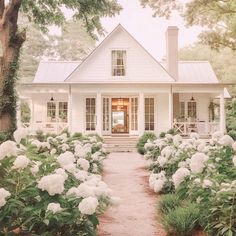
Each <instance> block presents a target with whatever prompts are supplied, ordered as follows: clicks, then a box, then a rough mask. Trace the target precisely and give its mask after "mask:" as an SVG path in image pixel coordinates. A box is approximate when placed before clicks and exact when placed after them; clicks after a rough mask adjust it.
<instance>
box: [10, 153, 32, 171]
mask: <svg viewBox="0 0 236 236" xmlns="http://www.w3.org/2000/svg"><path fill="white" fill-rule="evenodd" d="M29 163H30V159H29V158H27V157H26V156H23V155H21V156H18V157H17V158H16V159H15V161H14V162H13V167H12V168H13V169H24V168H26V167H27V166H28V165H29Z"/></svg>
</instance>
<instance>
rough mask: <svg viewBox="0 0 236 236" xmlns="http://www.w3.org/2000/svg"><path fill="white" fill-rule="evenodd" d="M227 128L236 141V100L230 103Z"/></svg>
mask: <svg viewBox="0 0 236 236" xmlns="http://www.w3.org/2000/svg"><path fill="white" fill-rule="evenodd" d="M226 127H227V130H228V132H229V135H230V136H231V137H232V138H233V139H234V140H236V99H233V100H232V102H230V103H228V107H227V113H226Z"/></svg>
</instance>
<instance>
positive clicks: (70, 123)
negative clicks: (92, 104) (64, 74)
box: [68, 85, 72, 132]
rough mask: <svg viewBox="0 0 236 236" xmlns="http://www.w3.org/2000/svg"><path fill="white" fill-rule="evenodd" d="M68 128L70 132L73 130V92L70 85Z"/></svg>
mask: <svg viewBox="0 0 236 236" xmlns="http://www.w3.org/2000/svg"><path fill="white" fill-rule="evenodd" d="M68 130H69V132H71V131H72V93H71V86H70V85H69V91H68Z"/></svg>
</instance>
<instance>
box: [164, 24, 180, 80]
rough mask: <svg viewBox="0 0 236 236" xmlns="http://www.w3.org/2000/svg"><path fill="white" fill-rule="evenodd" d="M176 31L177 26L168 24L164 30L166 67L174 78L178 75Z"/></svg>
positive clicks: (176, 78)
mask: <svg viewBox="0 0 236 236" xmlns="http://www.w3.org/2000/svg"><path fill="white" fill-rule="evenodd" d="M178 31H179V29H178V27H177V26H169V27H168V28H167V30H166V62H167V67H166V69H167V71H168V72H169V73H170V75H171V76H172V77H173V78H174V79H175V80H178V75H179V68H178V67H179V66H178Z"/></svg>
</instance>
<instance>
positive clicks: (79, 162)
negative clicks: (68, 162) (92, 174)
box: [77, 158, 90, 171]
mask: <svg viewBox="0 0 236 236" xmlns="http://www.w3.org/2000/svg"><path fill="white" fill-rule="evenodd" d="M77 165H78V166H80V167H81V168H82V169H83V170H85V171H88V169H89V167H90V164H89V161H87V160H86V159H83V158H79V159H78V160H77Z"/></svg>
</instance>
